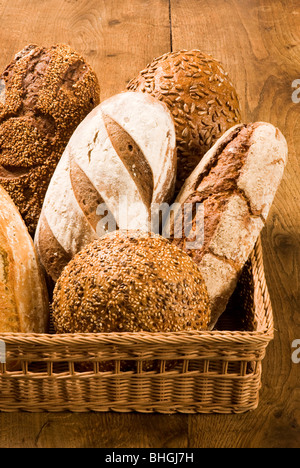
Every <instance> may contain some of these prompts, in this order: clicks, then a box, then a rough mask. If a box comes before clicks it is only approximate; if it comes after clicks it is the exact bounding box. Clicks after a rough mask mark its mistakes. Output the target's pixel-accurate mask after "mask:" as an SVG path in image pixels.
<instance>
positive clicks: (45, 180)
mask: <svg viewBox="0 0 300 468" xmlns="http://www.w3.org/2000/svg"><path fill="white" fill-rule="evenodd" d="M99 92H100V91H99V84H98V80H97V77H96V75H95V73H94V72H93V70H92V69H91V67H90V66H89V65H88V64H87V63H86V62H85V60H84V59H83V57H81V56H80V55H78V54H77V53H76V52H75V51H73V50H72V49H71V48H70V47H69V46H67V45H55V46H52V47H50V48H45V47H38V46H36V45H29V46H27V47H26V48H25V49H23V50H22V51H21V52H19V53H18V54H17V55H16V56H15V58H14V59H13V60H12V62H11V63H10V64H9V65H8V67H7V68H6V69H5V71H4V72H3V73H2V75H1V76H0V183H1V184H2V185H3V186H4V188H5V189H6V190H7V191H8V193H9V194H10V196H11V197H12V199H13V201H14V202H15V204H16V205H17V207H18V208H19V210H20V213H21V215H22V217H23V219H24V221H25V223H26V225H27V227H28V230H29V232H30V234H31V235H33V234H34V231H35V228H36V225H37V221H38V218H39V215H40V211H41V208H42V203H43V199H44V196H45V193H46V189H47V186H48V184H49V181H50V178H51V176H52V174H53V172H54V170H55V167H56V165H57V163H58V161H59V159H60V157H61V155H62V153H63V150H64V148H65V146H66V144H67V142H68V140H69V138H70V136H71V135H72V133H73V131H74V130H75V128H76V127H77V126H78V124H79V123H80V122H81V120H82V119H83V118H84V117H85V116H86V115H87V114H88V113H89V112H90V111H91V110H92V109H93V108H94V107H95V106H96V105H97V104H98V103H99Z"/></svg>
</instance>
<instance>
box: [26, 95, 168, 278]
mask: <svg viewBox="0 0 300 468" xmlns="http://www.w3.org/2000/svg"><path fill="white" fill-rule="evenodd" d="M175 177H176V139H175V128H174V123H173V121H172V117H171V115H170V112H169V111H168V109H167V107H166V106H165V105H164V104H162V103H160V102H159V101H157V100H156V99H155V98H153V97H151V96H148V95H145V94H143V93H133V92H124V93H121V94H118V95H116V96H113V97H112V98H110V99H108V100H107V101H104V102H103V103H101V104H100V105H99V106H97V107H96V108H95V109H94V110H93V111H92V112H91V113H90V114H89V115H88V116H87V117H86V118H85V119H84V120H83V122H82V123H81V124H80V125H79V126H78V128H77V129H76V131H75V132H74V134H73V135H72V137H71V139H70V141H69V143H68V145H67V147H66V150H65V152H64V154H63V156H62V158H61V160H60V162H59V164H58V166H57V168H56V171H55V173H54V175H53V178H52V180H51V183H50V185H49V188H48V191H47V194H46V197H45V201H44V204H43V209H42V213H41V217H40V221H39V224H38V227H37V232H36V235H35V245H36V248H37V251H38V253H39V258H40V260H41V263H42V265H43V266H44V267H45V269H46V271H47V273H48V274H49V275H50V276H51V278H52V279H53V281H56V280H57V279H58V272H59V271H62V267H63V266H64V265H66V257H65V256H61V255H60V253H59V251H58V252H57V255H56V261H48V258H49V251H50V250H49V249H51V242H52V241H51V240H50V239H49V236H46V235H44V232H43V226H42V223H43V220H46V221H47V224H48V226H49V228H50V231H51V236H53V242H52V245H55V244H56V245H57V246H61V249H62V251H64V252H66V253H67V255H68V256H69V257H71V258H72V257H73V256H74V255H75V254H76V253H77V252H78V251H79V250H81V249H82V248H83V247H84V246H86V245H87V244H88V243H89V242H92V241H93V240H95V239H97V238H99V237H101V236H102V235H104V234H106V232H107V230H115V229H144V230H146V231H148V230H150V223H151V209H152V207H153V206H155V205H156V204H160V203H162V202H169V201H170V199H171V197H172V195H173V192H174V186H175ZM101 206H104V207H105V210H104V211H103V212H102V211H101V210H100V211H99V210H98V208H99V207H101ZM107 217H109V220H110V221H111V224H110V226H109V225H108V223H109V222H108V221H105V220H106V219H107ZM55 249H56V247H55ZM57 250H60V247H59V248H58V249H57Z"/></svg>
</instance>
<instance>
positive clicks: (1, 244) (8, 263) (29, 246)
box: [0, 185, 49, 333]
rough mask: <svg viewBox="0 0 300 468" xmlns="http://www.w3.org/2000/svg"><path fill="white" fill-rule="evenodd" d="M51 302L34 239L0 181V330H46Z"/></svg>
mask: <svg viewBox="0 0 300 468" xmlns="http://www.w3.org/2000/svg"><path fill="white" fill-rule="evenodd" d="M48 321H49V303H48V294H47V288H46V283H45V279H44V277H43V274H42V272H41V268H40V265H39V262H38V258H37V255H36V252H35V249H34V245H33V241H32V238H31V236H30V235H29V232H28V229H27V227H26V226H25V223H24V221H23V219H22V218H21V215H20V213H19V211H18V209H17V207H16V205H15V204H14V202H13V201H12V199H11V198H10V196H9V195H8V193H7V192H6V190H5V189H4V188H3V187H2V186H1V185H0V333H47V331H48Z"/></svg>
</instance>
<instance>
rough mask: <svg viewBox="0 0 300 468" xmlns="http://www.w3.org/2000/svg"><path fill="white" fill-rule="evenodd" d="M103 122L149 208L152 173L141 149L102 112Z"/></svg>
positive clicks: (151, 194) (121, 128)
mask: <svg viewBox="0 0 300 468" xmlns="http://www.w3.org/2000/svg"><path fill="white" fill-rule="evenodd" d="M103 120H104V124H105V127H106V130H107V133H108V136H109V138H110V141H111V144H112V146H113V147H114V149H115V151H116V153H117V154H118V156H119V158H120V159H121V161H122V162H123V164H124V166H125V167H126V169H127V171H128V172H129V174H130V175H131V177H132V178H133V179H134V183H135V184H136V186H137V189H138V191H139V192H140V195H141V197H142V200H143V202H144V203H145V205H146V206H147V207H148V208H149V209H150V206H151V201H152V196H153V188H154V187H153V184H154V182H153V173H152V169H151V166H150V164H149V163H148V161H147V159H146V157H145V155H144V153H143V151H142V150H141V149H140V148H139V146H138V145H137V144H136V142H135V141H134V139H133V138H132V137H131V136H130V135H129V133H128V132H126V131H125V130H124V128H123V127H121V125H119V124H118V123H117V122H116V121H115V120H114V119H112V118H111V117H110V116H109V115H107V114H105V113H104V112H103Z"/></svg>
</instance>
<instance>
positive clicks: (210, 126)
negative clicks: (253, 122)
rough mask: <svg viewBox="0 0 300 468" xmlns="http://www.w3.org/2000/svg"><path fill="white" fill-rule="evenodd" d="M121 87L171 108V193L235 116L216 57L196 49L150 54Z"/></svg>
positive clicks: (234, 99) (234, 103)
mask: <svg viewBox="0 0 300 468" xmlns="http://www.w3.org/2000/svg"><path fill="white" fill-rule="evenodd" d="M127 88H128V90H131V91H142V92H145V93H149V94H151V95H153V96H155V97H156V98H157V99H160V100H161V101H162V102H164V103H165V104H166V105H167V106H168V107H169V109H170V111H171V112H172V115H173V119H174V123H175V128H176V139H177V156H178V165H177V182H176V194H178V192H179V190H180V189H181V187H182V185H183V183H184V181H185V179H186V178H187V177H188V176H189V175H190V174H191V172H192V171H193V169H194V168H195V167H196V166H197V164H198V163H199V161H200V160H201V158H202V157H203V156H204V154H205V153H206V152H207V150H208V149H209V148H210V147H211V146H213V144H214V143H215V142H216V140H217V139H218V138H219V137H220V136H221V135H222V134H223V133H224V132H225V131H226V130H228V129H229V128H230V127H232V126H234V125H236V124H237V123H239V122H241V111H240V106H239V100H238V96H237V93H236V90H235V88H234V85H233V84H232V82H231V80H230V78H229V76H228V73H227V72H226V71H225V70H224V67H223V66H222V64H221V63H220V62H219V61H218V60H216V59H215V58H213V57H212V56H210V55H208V54H205V53H203V52H201V51H200V50H197V49H193V50H180V51H175V52H170V53H166V54H164V55H162V56H161V57H158V58H155V59H154V60H153V61H152V62H151V63H150V64H148V65H147V66H146V67H145V69H144V70H142V71H141V72H140V73H139V74H138V75H137V76H136V77H135V78H134V79H132V80H131V81H130V82H129V84H128V87H127Z"/></svg>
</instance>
